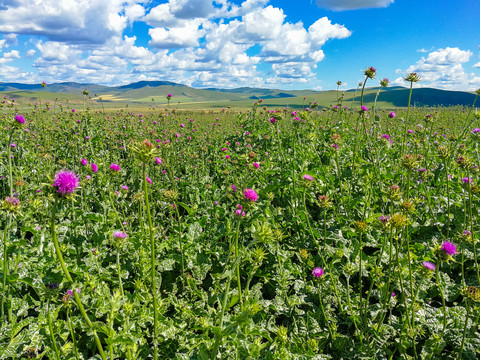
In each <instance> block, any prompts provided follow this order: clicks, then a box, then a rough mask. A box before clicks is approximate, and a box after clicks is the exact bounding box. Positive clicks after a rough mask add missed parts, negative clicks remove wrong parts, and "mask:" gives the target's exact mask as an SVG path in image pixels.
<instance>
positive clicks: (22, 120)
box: [15, 114, 25, 124]
mask: <svg viewBox="0 0 480 360" xmlns="http://www.w3.org/2000/svg"><path fill="white" fill-rule="evenodd" d="M15 120H16V121H17V123H19V124H25V118H24V117H23V116H22V115H20V114H17V115H15Z"/></svg>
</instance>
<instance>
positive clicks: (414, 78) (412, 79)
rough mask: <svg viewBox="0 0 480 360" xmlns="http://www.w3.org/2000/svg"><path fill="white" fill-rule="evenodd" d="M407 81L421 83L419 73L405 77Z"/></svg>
mask: <svg viewBox="0 0 480 360" xmlns="http://www.w3.org/2000/svg"><path fill="white" fill-rule="evenodd" d="M404 79H405V81H408V82H411V83H416V82H419V81H420V76H418V74H417V73H414V72H412V73H409V74H407V76H405V78H404Z"/></svg>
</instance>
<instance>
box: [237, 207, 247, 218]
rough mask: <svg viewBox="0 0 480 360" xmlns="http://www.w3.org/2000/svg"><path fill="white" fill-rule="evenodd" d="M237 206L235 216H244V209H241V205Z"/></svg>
mask: <svg viewBox="0 0 480 360" xmlns="http://www.w3.org/2000/svg"><path fill="white" fill-rule="evenodd" d="M237 207H238V209H237V210H235V214H237V216H241V217H245V211H242V206H241V205H237Z"/></svg>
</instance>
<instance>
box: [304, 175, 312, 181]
mask: <svg viewBox="0 0 480 360" xmlns="http://www.w3.org/2000/svg"><path fill="white" fill-rule="evenodd" d="M302 178H303V179H305V180H308V181H313V176H310V175H307V174H305V175H303V176H302Z"/></svg>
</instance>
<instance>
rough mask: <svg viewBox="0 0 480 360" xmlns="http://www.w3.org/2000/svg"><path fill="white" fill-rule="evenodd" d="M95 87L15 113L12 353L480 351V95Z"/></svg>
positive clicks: (4, 154)
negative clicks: (210, 99)
mask: <svg viewBox="0 0 480 360" xmlns="http://www.w3.org/2000/svg"><path fill="white" fill-rule="evenodd" d="M368 70H369V69H367V70H366V72H365V75H366V80H367V79H368V78H371V77H369V75H372V74H369V73H368ZM366 80H365V81H366ZM359 93H360V90H359ZM84 95H85V101H86V104H83V105H82V104H79V106H77V107H76V108H75V109H72V108H71V107H67V106H65V105H63V106H61V107H60V106H56V107H53V106H51V105H49V106H46V105H45V104H43V105H42V99H41V98H40V99H39V100H38V105H35V106H32V107H31V108H30V109H23V110H21V109H19V108H17V107H16V105H15V102H11V101H7V102H6V104H4V105H3V107H2V109H1V114H0V126H1V128H2V132H1V149H2V150H1V153H0V156H1V162H0V176H1V177H0V195H1V199H2V207H1V214H2V216H1V220H0V222H1V224H2V234H1V245H2V246H1V248H0V254H1V255H0V257H1V259H2V263H1V271H0V274H1V278H0V280H1V285H0V289H1V292H0V301H1V314H0V321H1V327H0V359H20V358H44V359H47V358H48V359H56V360H58V359H129V360H130V359H149V358H153V359H216V358H218V359H476V358H478V357H479V356H480V350H479V349H480V337H479V335H480V332H479V322H480V317H479V316H480V312H479V303H478V302H479V300H480V289H479V285H480V269H479V267H478V256H477V248H478V240H477V239H478V238H479V234H478V232H479V225H480V224H479V223H478V221H477V219H478V215H479V212H478V205H479V204H480V197H479V196H480V187H479V185H478V184H479V181H480V176H479V172H478V171H479V165H480V156H479V153H478V140H479V138H478V136H480V129H477V127H478V126H480V124H479V122H480V116H479V114H478V113H477V112H476V110H475V108H474V106H471V107H455V108H439V109H421V108H416V107H411V106H410V104H408V106H407V104H405V107H404V108H402V109H397V110H395V112H393V111H385V110H377V109H375V108H374V107H372V106H368V107H367V106H365V105H363V104H361V100H360V97H358V98H357V100H356V101H355V102H354V101H351V102H344V103H342V98H341V97H340V96H339V95H338V94H336V96H337V99H336V100H338V105H337V106H332V107H329V108H326V109H319V108H318V107H316V106H315V104H314V99H311V100H312V101H309V100H310V99H306V100H305V104H304V105H302V106H300V107H299V108H298V109H291V108H276V109H272V108H267V107H265V108H264V107H263V103H262V101H260V100H259V101H257V102H256V103H255V104H254V105H253V107H251V109H250V110H249V111H248V112H242V113H238V112H236V111H233V110H231V109H228V108H226V109H225V110H218V111H215V112H196V111H187V110H182V111H180V110H174V100H175V99H174V98H172V99H171V100H172V101H170V99H168V100H169V101H168V102H167V103H168V105H167V106H166V107H165V108H161V109H160V108H150V109H144V110H145V111H142V112H141V113H139V112H138V111H137V110H133V109H132V108H131V107H128V108H125V109H120V110H117V111H109V112H106V113H104V112H103V111H102V109H101V108H98V107H97V108H94V109H92V107H91V106H90V105H89V103H88V101H87V100H88V97H87V95H88V94H87V93H85V94H84ZM381 96H382V95H381V94H380V95H379V98H378V101H381ZM477 97H478V95H477ZM475 101H476V99H475ZM44 103H45V99H44ZM361 106H363V107H361ZM89 107H90V110H88V108H89Z"/></svg>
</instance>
